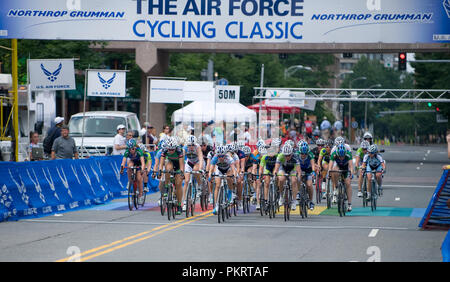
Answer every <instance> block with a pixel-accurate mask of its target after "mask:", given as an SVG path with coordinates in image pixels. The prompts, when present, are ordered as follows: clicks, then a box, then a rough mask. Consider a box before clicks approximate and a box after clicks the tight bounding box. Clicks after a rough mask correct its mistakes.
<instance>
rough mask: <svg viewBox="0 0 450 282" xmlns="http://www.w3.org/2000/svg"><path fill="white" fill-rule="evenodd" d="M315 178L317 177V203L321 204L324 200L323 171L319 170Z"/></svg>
mask: <svg viewBox="0 0 450 282" xmlns="http://www.w3.org/2000/svg"><path fill="white" fill-rule="evenodd" d="M314 178H315V179H316V183H315V187H316V204H320V203H321V202H322V171H320V170H319V173H318V174H314Z"/></svg>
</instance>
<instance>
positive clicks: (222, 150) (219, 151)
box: [216, 145, 227, 155]
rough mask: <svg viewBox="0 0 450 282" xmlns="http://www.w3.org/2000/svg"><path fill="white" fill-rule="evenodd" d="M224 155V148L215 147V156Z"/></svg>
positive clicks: (225, 151)
mask: <svg viewBox="0 0 450 282" xmlns="http://www.w3.org/2000/svg"><path fill="white" fill-rule="evenodd" d="M226 153H227V148H226V146H223V145H221V146H217V148H216V154H217V155H225V154H226Z"/></svg>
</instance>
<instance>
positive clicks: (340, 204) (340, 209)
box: [338, 182, 345, 217]
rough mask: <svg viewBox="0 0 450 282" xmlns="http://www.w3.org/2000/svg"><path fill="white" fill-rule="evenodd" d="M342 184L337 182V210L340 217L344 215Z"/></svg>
mask: <svg viewBox="0 0 450 282" xmlns="http://www.w3.org/2000/svg"><path fill="white" fill-rule="evenodd" d="M342 186H343V184H342V182H339V184H338V212H339V216H340V217H342V216H344V215H345V211H344V194H343V190H344V188H343V187H342Z"/></svg>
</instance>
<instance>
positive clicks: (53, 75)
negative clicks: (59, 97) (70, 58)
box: [41, 63, 62, 82]
mask: <svg viewBox="0 0 450 282" xmlns="http://www.w3.org/2000/svg"><path fill="white" fill-rule="evenodd" d="M41 69H42V71H43V72H44V74H45V75H46V76H47V79H48V80H50V81H51V82H53V81H55V80H56V79H57V78H58V75H59V74H60V72H61V69H62V64H61V63H59V66H58V68H57V69H56V70H55V71H54V72H50V71H49V70H47V69H46V68H45V67H44V65H43V64H41Z"/></svg>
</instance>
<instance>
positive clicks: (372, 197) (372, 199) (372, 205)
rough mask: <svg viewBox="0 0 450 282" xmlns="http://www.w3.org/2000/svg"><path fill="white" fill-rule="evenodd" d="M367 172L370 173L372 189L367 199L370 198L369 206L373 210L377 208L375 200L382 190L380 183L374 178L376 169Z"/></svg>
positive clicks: (381, 193)
mask: <svg viewBox="0 0 450 282" xmlns="http://www.w3.org/2000/svg"><path fill="white" fill-rule="evenodd" d="M368 173H371V174H372V180H371V182H372V191H371V195H370V199H367V200H368V201H369V200H370V208H371V210H372V211H375V210H376V209H377V200H378V197H379V196H380V197H381V196H382V195H383V190H382V189H381V188H380V185H378V182H377V179H376V173H377V171H370V172H368ZM382 173H384V171H382Z"/></svg>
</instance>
